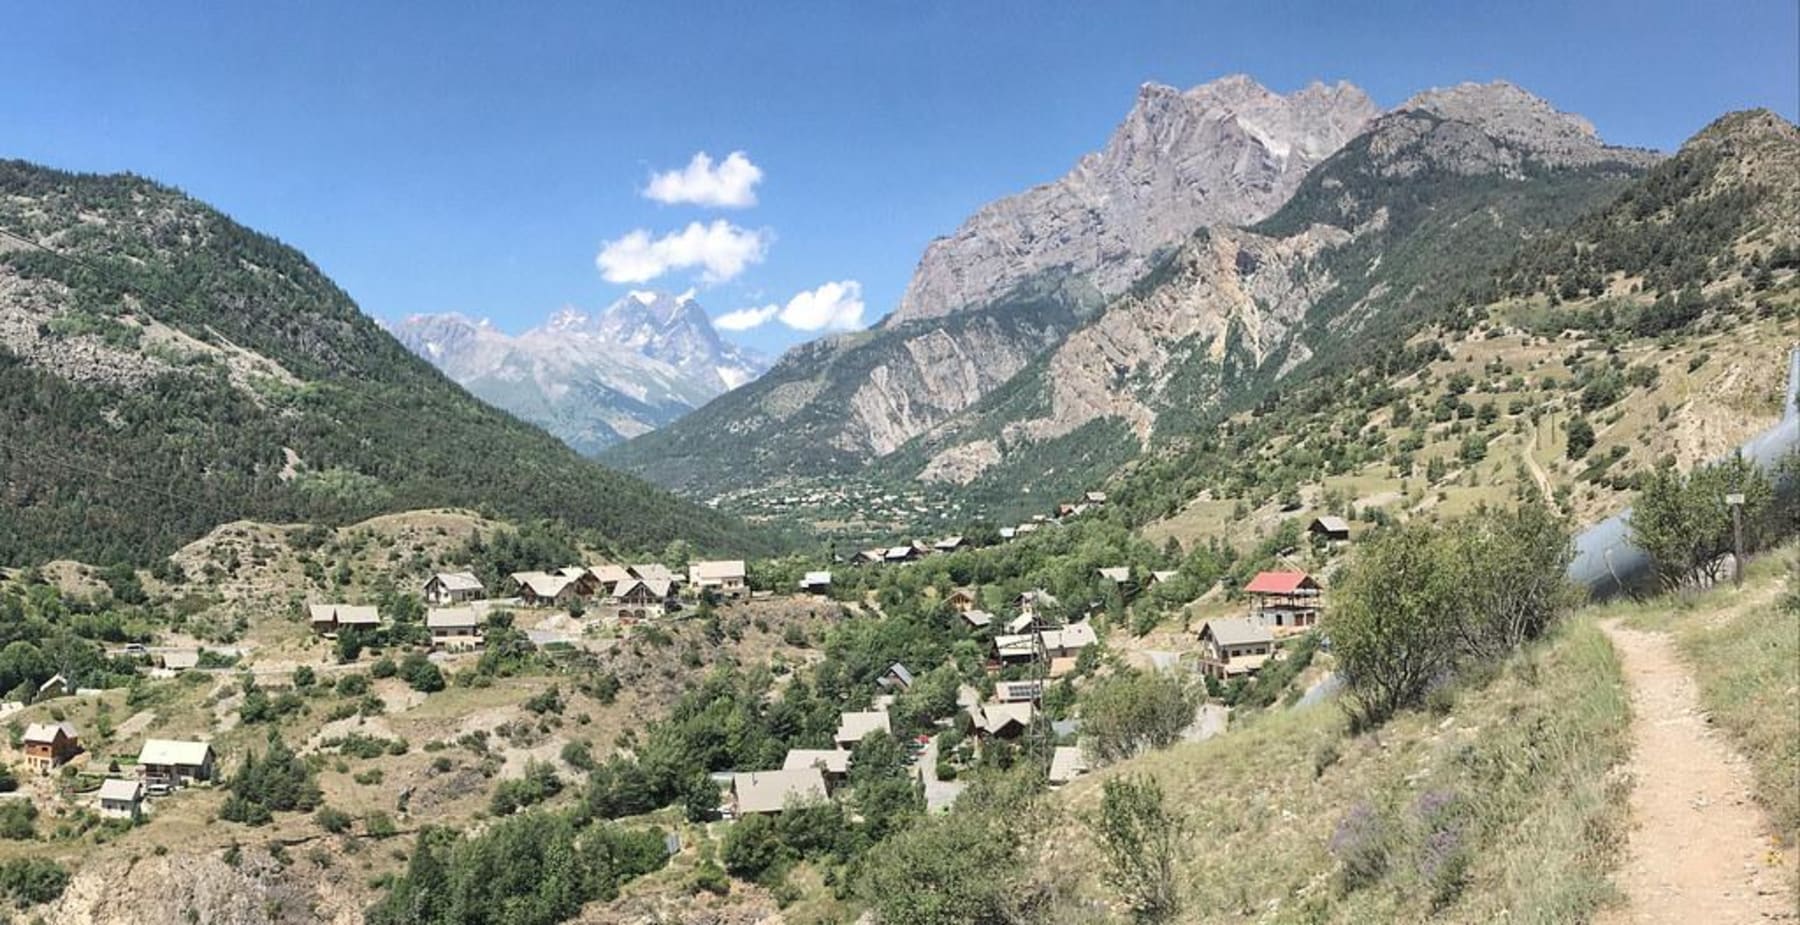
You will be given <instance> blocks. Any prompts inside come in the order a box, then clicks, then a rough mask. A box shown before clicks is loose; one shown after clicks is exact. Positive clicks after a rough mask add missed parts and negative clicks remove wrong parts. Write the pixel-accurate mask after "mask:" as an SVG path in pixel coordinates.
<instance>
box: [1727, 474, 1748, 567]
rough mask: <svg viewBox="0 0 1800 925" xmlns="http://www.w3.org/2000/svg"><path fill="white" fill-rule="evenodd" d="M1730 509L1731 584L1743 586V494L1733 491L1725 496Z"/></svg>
mask: <svg viewBox="0 0 1800 925" xmlns="http://www.w3.org/2000/svg"><path fill="white" fill-rule="evenodd" d="M1725 506H1726V507H1729V508H1731V583H1732V584H1733V585H1735V586H1737V587H1739V588H1742V587H1743V586H1744V493H1743V492H1741V491H1734V492H1732V493H1731V494H1729V495H1726V496H1725Z"/></svg>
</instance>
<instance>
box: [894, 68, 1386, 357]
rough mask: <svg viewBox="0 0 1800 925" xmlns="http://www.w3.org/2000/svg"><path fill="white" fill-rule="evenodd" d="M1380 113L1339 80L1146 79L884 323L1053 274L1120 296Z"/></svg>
mask: <svg viewBox="0 0 1800 925" xmlns="http://www.w3.org/2000/svg"><path fill="white" fill-rule="evenodd" d="M1378 113H1379V109H1378V108H1377V107H1376V106H1375V104H1374V103H1373V102H1372V101H1370V99H1369V98H1368V96H1367V95H1366V94H1364V93H1363V92H1362V91H1361V90H1359V89H1357V88H1356V87H1354V86H1351V85H1349V84H1346V83H1339V84H1336V85H1333V86H1326V85H1324V84H1319V83H1315V84H1313V85H1311V86H1309V87H1306V88H1304V89H1302V90H1299V91H1297V92H1295V93H1293V94H1290V95H1288V96H1282V95H1280V94H1277V93H1274V92H1271V91H1270V90H1268V89H1266V88H1264V87H1263V86H1261V85H1260V84H1258V83H1256V82H1255V81H1254V80H1251V79H1250V78H1248V77H1244V76H1241V75H1240V76H1233V77H1226V78H1223V79H1221V80H1217V81H1214V82H1212V83H1208V84H1203V85H1201V86H1198V87H1195V88H1193V89H1191V90H1187V91H1181V90H1177V89H1175V88H1173V87H1168V86H1163V85H1161V84H1145V85H1144V86H1143V88H1142V89H1141V90H1140V91H1139V93H1138V99H1137V104H1136V105H1135V106H1134V107H1133V108H1132V110H1131V112H1130V114H1129V115H1127V116H1126V117H1125V121H1124V123H1123V124H1121V125H1120V126H1119V128H1118V130H1117V131H1115V132H1114V133H1113V136H1112V139H1111V140H1110V141H1109V142H1108V143H1107V145H1106V147H1105V148H1104V149H1102V150H1101V151H1099V152H1097V153H1094V154H1089V155H1087V156H1086V157H1084V158H1082V159H1081V161H1080V163H1078V164H1077V165H1076V166H1075V169H1074V170H1072V171H1070V172H1069V173H1068V174H1066V175H1065V176H1063V177H1062V178H1061V179H1058V180H1056V181H1055V182H1052V183H1048V184H1045V185H1043V186H1039V187H1036V188H1034V189H1031V190H1028V191H1026V192H1024V193H1020V194H1018V195H1016V196H1009V197H1007V198H1005V199H1001V200H998V201H996V202H993V203H990V204H989V205H986V206H983V207H982V208H981V209H980V210H979V211H977V212H976V213H975V214H974V215H973V216H971V217H970V218H969V219H968V221H966V222H964V223H963V225H962V227H961V228H959V229H957V230H956V232H955V233H953V234H952V235H950V236H949V237H946V238H940V239H938V240H936V241H933V242H932V243H931V244H930V246H929V247H927V248H926V251H925V255H924V257H923V258H922V259H921V260H920V261H919V267H918V270H917V271H916V272H915V273H914V275H913V278H912V282H911V284H910V285H908V286H907V289H906V293H905V295H904V296H903V297H902V298H901V300H900V305H899V308H898V309H897V310H896V311H895V312H894V314H893V315H892V317H891V318H890V319H889V323H890V324H892V323H901V322H906V321H912V320H916V319H920V318H931V317H936V316H940V315H946V314H951V313H954V312H958V311H964V310H967V309H971V308H979V307H981V306H983V305H986V304H988V303H990V302H993V301H994V300H995V299H997V298H999V297H1000V296H1001V295H1002V294H1004V293H1005V292H1007V291H1008V290H1009V289H1011V288H1012V287H1014V286H1016V285H1018V284H1019V283H1020V282H1021V281H1023V280H1026V279H1029V278H1031V277H1033V276H1035V275H1036V274H1039V273H1041V272H1044V271H1045V270H1049V269H1051V268H1062V269H1065V270H1067V271H1069V272H1070V273H1072V274H1075V275H1078V276H1083V277H1086V278H1087V279H1088V280H1089V281H1090V282H1091V283H1092V284H1093V285H1094V286H1095V287H1097V288H1098V289H1099V291H1100V292H1101V294H1102V295H1105V296H1113V295H1117V294H1119V293H1120V292H1122V291H1124V289H1125V287H1126V286H1129V285H1130V284H1131V281H1132V280H1134V279H1136V278H1137V277H1138V276H1139V275H1140V274H1141V273H1142V272H1143V271H1144V269H1145V268H1146V266H1147V264H1148V261H1149V260H1150V258H1151V257H1152V255H1154V254H1155V253H1156V252H1157V251H1158V250H1159V249H1162V248H1165V247H1168V246H1170V245H1172V244H1176V243H1178V242H1179V241H1180V240H1181V239H1182V238H1184V237H1186V236H1187V235H1188V234H1189V233H1190V232H1192V231H1193V230H1194V229H1195V228H1198V227H1201V226H1203V225H1213V224H1228V225H1237V224H1245V223H1249V222H1254V221H1256V220H1258V219H1260V218H1263V217H1264V216H1266V215H1269V214H1270V213H1272V212H1274V211H1275V210H1276V209H1278V208H1280V207H1281V205H1282V203H1284V202H1286V201H1287V198H1288V196H1289V195H1290V194H1291V193H1293V191H1294V188H1295V187H1296V186H1298V185H1299V183H1300V181H1301V179H1303V178H1304V177H1305V176H1306V173H1307V171H1308V170H1310V169H1311V168H1312V167H1313V166H1314V165H1315V164H1318V163H1319V162H1320V161H1322V160H1324V159H1325V158H1327V157H1329V156H1331V154H1332V153H1333V152H1335V151H1336V150H1337V149H1338V148H1339V147H1341V146H1342V145H1343V144H1344V142H1346V141H1348V140H1349V139H1351V138H1352V137H1355V136H1356V135H1357V134H1358V133H1359V132H1361V131H1362V129H1363V127H1364V126H1365V125H1367V123H1368V122H1369V120H1371V119H1373V118H1374V117H1375V116H1376V115H1377V114H1378Z"/></svg>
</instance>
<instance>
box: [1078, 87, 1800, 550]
mask: <svg viewBox="0 0 1800 925" xmlns="http://www.w3.org/2000/svg"><path fill="white" fill-rule="evenodd" d="M1797 191H1800V130H1796V128H1795V127H1794V126H1793V125H1792V124H1790V123H1787V122H1786V121H1784V120H1782V119H1780V118H1779V117H1776V116H1773V115H1772V114H1769V113H1767V112H1752V113H1734V114H1732V115H1729V116H1726V117H1724V118H1722V119H1720V120H1719V121H1718V122H1716V123H1714V124H1713V125H1712V126H1710V127H1708V128H1707V129H1706V130H1704V131H1703V132H1701V133H1700V134H1698V135H1696V136H1695V138H1694V139H1692V140H1690V141H1689V142H1688V143H1687V144H1686V145H1684V146H1683V147H1682V149H1681V150H1680V151H1679V152H1678V153H1677V154H1675V155H1674V156H1673V157H1670V158H1669V159H1667V160H1665V161H1663V162H1662V163H1660V164H1658V165H1656V166H1654V167H1652V168H1651V169H1650V170H1649V171H1648V172H1646V173H1645V174H1644V175H1643V176H1642V177H1641V178H1640V179H1638V180H1637V181H1635V182H1633V183H1631V184H1629V185H1628V186H1626V187H1625V188H1624V189H1623V190H1622V191H1620V192H1619V194H1618V195H1617V196H1614V197H1611V198H1609V199H1607V200H1606V201H1605V202H1602V203H1600V204H1599V205H1597V206H1595V207H1594V208H1592V209H1590V210H1589V211H1587V212H1585V213H1583V214H1582V215H1581V216H1579V217H1577V218H1576V219H1574V220H1573V221H1571V222H1568V223H1566V224H1565V225H1564V226H1563V227H1562V228H1560V229H1558V230H1554V231H1550V232H1547V233H1543V234H1540V235H1538V236H1536V237H1534V238H1532V239H1531V240H1530V241H1528V242H1526V243H1524V244H1523V245H1521V246H1520V247H1519V249H1518V250H1517V251H1516V252H1515V254H1514V255H1513V256H1511V257H1509V258H1506V259H1504V260H1502V261H1500V262H1498V263H1497V264H1496V263H1494V262H1493V261H1487V262H1483V263H1467V264H1452V265H1451V267H1452V269H1454V268H1456V267H1459V266H1466V267H1467V268H1468V269H1467V270H1466V271H1464V272H1462V273H1461V274H1460V278H1459V279H1458V280H1457V285H1458V286H1459V287H1461V288H1462V289H1463V290H1464V291H1465V295H1464V296H1462V297H1460V298H1457V299H1451V300H1449V301H1447V302H1446V303H1444V306H1443V309H1442V310H1440V311H1433V312H1429V313H1426V314H1424V315H1422V316H1421V320H1422V322H1423V323H1422V324H1421V325H1420V326H1419V327H1418V328H1417V329H1416V330H1415V331H1413V332H1412V333H1411V334H1410V335H1409V336H1405V337H1398V336H1386V337H1371V338H1368V339H1364V340H1352V341H1350V342H1348V343H1346V344H1345V345H1343V346H1341V347H1340V348H1339V349H1338V350H1337V352H1336V356H1335V359H1334V360H1331V361H1329V362H1320V363H1318V364H1317V365H1316V366H1314V367H1311V368H1307V369H1303V370H1301V371H1299V372H1297V373H1296V374H1295V375H1293V376H1290V377H1288V378H1287V379H1285V380H1283V381H1280V382H1278V383H1275V384H1273V385H1272V386H1270V387H1268V388H1266V389H1263V390H1261V391H1259V392H1252V393H1249V394H1247V395H1246V397H1245V399H1244V401H1245V402H1248V403H1247V404H1240V405H1233V406H1227V407H1225V408H1224V409H1222V412H1223V414H1224V417H1223V419H1222V420H1221V421H1220V422H1218V423H1217V424H1216V426H1208V427H1205V428H1202V429H1200V430H1197V431H1195V432H1193V433H1190V434H1186V435H1182V436H1180V437H1177V438H1175V439H1172V440H1170V441H1169V443H1168V445H1167V446H1164V447H1161V448H1159V452H1157V453H1155V454H1153V455H1150V456H1145V457H1143V458H1140V459H1138V460H1136V461H1134V462H1133V463H1132V464H1131V465H1130V466H1129V467H1127V470H1126V471H1125V473H1124V474H1123V475H1122V476H1121V477H1120V478H1119V479H1118V480H1117V484H1116V485H1115V487H1114V491H1113V494H1114V496H1115V499H1116V500H1117V501H1118V502H1119V503H1120V504H1121V505H1123V506H1125V507H1128V508H1130V509H1131V511H1132V515H1133V519H1134V520H1138V521H1144V522H1153V524H1154V526H1153V527H1152V529H1151V531H1150V532H1151V534H1152V535H1153V536H1155V537H1157V538H1163V537H1177V538H1179V539H1182V540H1184V541H1190V542H1191V541H1196V540H1201V539H1204V538H1208V537H1226V536H1243V535H1247V534H1250V533H1252V532H1254V531H1258V530H1266V529H1270V528H1273V527H1274V526H1275V525H1277V524H1279V523H1280V522H1281V521H1283V520H1287V519H1293V518H1301V522H1302V523H1304V518H1305V517H1307V516H1310V514H1311V513H1314V512H1320V513H1322V512H1325V511H1332V512H1334V513H1353V514H1355V513H1360V514H1361V515H1363V516H1364V517H1365V518H1366V519H1369V520H1378V519H1381V517H1383V516H1392V515H1401V514H1404V515H1417V514H1427V513H1429V514H1439V513H1455V512H1457V511H1459V510H1465V509H1467V508H1470V507H1473V506H1476V505H1479V504H1482V503H1490V504H1491V503H1496V502H1507V501H1510V500H1511V499H1513V498H1515V497H1519V496H1526V497H1529V496H1533V495H1537V494H1540V493H1542V494H1546V495H1549V496H1550V500H1551V502H1552V503H1553V504H1554V505H1555V506H1556V507H1557V508H1558V509H1559V510H1561V511H1562V512H1564V513H1565V514H1568V515H1570V516H1571V517H1572V518H1574V519H1575V520H1576V521H1578V522H1588V521H1592V520H1595V519H1598V518H1599V517H1601V516H1604V515H1607V514H1611V513H1613V512H1616V511H1617V510H1618V509H1619V508H1621V507H1623V506H1624V505H1626V504H1628V503H1630V495H1631V493H1632V492H1633V491H1634V490H1635V488H1636V486H1637V484H1638V481H1639V479H1640V477H1641V475H1642V474H1643V473H1644V472H1646V471H1649V470H1650V469H1652V468H1654V467H1655V466H1657V465H1659V464H1662V463H1663V462H1666V461H1673V462H1675V463H1677V464H1679V465H1683V466H1688V465H1693V464H1695V463H1698V462H1702V461H1705V460H1709V459H1713V458H1716V457H1718V456H1719V455H1721V454H1723V453H1726V452H1729V451H1730V450H1731V449H1732V448H1733V447H1736V446H1738V445H1739V444H1740V443H1741V442H1742V441H1743V440H1745V439H1748V438H1749V437H1751V436H1753V435H1754V434H1756V433H1758V432H1760V431H1761V430H1763V429H1765V428H1767V427H1768V426H1770V425H1772V424H1773V423H1774V422H1775V420H1776V419H1777V418H1778V416H1779V414H1780V409H1781V407H1782V400H1783V396H1782V395H1781V391H1782V388H1783V383H1784V382H1785V372H1786V357H1787V352H1788V350H1789V348H1790V347H1791V346H1792V345H1793V343H1794V336H1795V332H1796V331H1800V327H1797V326H1796V323H1797V321H1800V208H1796V207H1795V200H1796V195H1797ZM1446 275H1449V274H1448V273H1447V274H1446ZM1462 280H1467V282H1463V281H1462ZM1397 333H1398V334H1406V331H1405V330H1404V329H1402V330H1401V331H1399V332H1397ZM1577 435H1579V436H1577ZM1377 509H1380V510H1381V511H1384V512H1385V515H1384V514H1379V513H1374V512H1375V511H1376V510H1377Z"/></svg>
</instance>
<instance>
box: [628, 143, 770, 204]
mask: <svg viewBox="0 0 1800 925" xmlns="http://www.w3.org/2000/svg"><path fill="white" fill-rule="evenodd" d="M762 176H763V172H762V168H761V167H758V166H756V165H755V164H753V163H751V162H750V158H749V157H748V156H746V155H745V154H744V152H742V151H733V152H731V153H730V154H728V155H726V156H725V160H723V161H721V162H720V163H719V166H718V167H716V168H715V167H713V160H712V158H711V157H710V156H709V155H707V153H706V152H705V151H701V152H700V153H698V154H696V155H694V159H693V160H691V161H689V162H688V165H687V166H686V167H684V168H682V169H680V170H669V171H665V172H663V173H655V174H651V175H650V185H649V186H647V187H645V188H644V197H645V198H647V199H654V200H656V201H657V202H660V203H664V204H665V205H676V204H679V203H691V204H693V205H697V206H716V207H718V208H722V209H746V208H749V207H750V206H753V205H756V184H758V183H761V182H762Z"/></svg>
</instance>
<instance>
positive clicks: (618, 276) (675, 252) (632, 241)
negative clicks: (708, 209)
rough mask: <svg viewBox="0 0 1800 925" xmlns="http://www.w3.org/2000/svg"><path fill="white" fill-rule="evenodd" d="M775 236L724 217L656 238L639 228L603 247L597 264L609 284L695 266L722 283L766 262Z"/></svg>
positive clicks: (706, 278) (703, 277) (707, 279)
mask: <svg viewBox="0 0 1800 925" xmlns="http://www.w3.org/2000/svg"><path fill="white" fill-rule="evenodd" d="M772 237H773V235H772V234H771V233H770V232H769V231H768V230H766V229H764V230H759V231H751V230H749V229H746V228H739V227H738V226H736V225H733V224H731V223H730V222H727V221H725V220H724V219H715V220H714V221H713V222H712V223H711V224H707V225H703V224H701V223H699V222H692V223H690V224H689V225H688V226H687V227H686V228H683V229H682V230H680V231H674V232H670V233H668V234H665V235H663V236H662V237H660V238H654V239H653V238H651V237H650V232H648V231H645V230H644V229H642V228H639V229H637V230H635V231H632V232H630V233H628V234H626V235H625V236H624V237H622V238H619V239H618V240H615V241H608V242H606V243H605V244H603V245H601V247H600V253H599V255H598V256H596V257H595V258H594V264H595V266H598V267H599V268H600V275H601V276H603V277H605V278H606V281H607V282H609V283H647V282H649V281H651V280H653V279H656V278H657V277H659V276H662V275H663V274H665V273H668V272H670V271H672V270H688V269H693V268H695V267H700V268H702V269H703V270H704V271H705V272H703V273H702V274H701V276H700V279H701V281H702V282H705V283H722V282H724V281H726V280H728V279H731V278H732V277H734V276H736V275H738V274H739V273H742V272H744V268H745V267H748V266H750V265H751V264H754V263H761V262H762V259H763V257H764V255H766V254H767V253H768V250H769V242H770V240H771V238H772Z"/></svg>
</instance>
